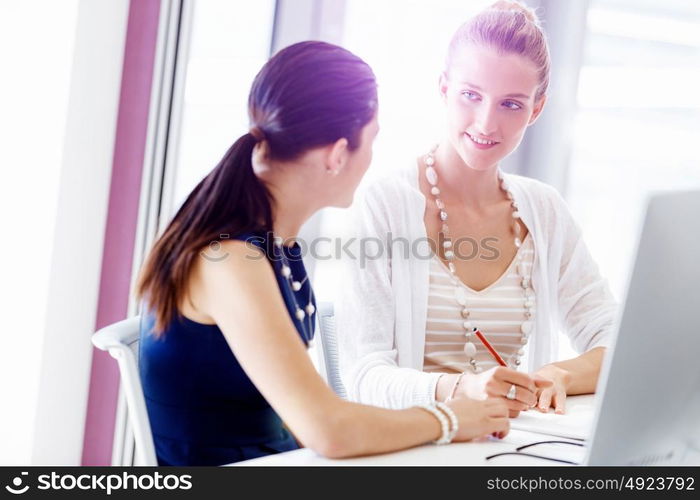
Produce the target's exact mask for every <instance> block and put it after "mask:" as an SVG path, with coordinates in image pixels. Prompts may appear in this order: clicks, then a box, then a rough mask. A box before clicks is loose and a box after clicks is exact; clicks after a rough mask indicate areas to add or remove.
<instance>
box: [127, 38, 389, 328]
mask: <svg viewBox="0 0 700 500" xmlns="http://www.w3.org/2000/svg"><path fill="white" fill-rule="evenodd" d="M376 107H377V86H376V82H375V78H374V74H373V73H372V70H371V69H370V67H369V66H368V65H367V64H366V63H365V62H364V61H362V60H361V59H360V58H358V57H357V56H355V55H354V54H352V53H351V52H349V51H347V50H345V49H343V48H341V47H338V46H336V45H332V44H329V43H324V42H315V41H309V42H301V43H297V44H294V45H291V46H289V47H287V48H285V49H283V50H281V51H280V52H278V53H277V54H276V55H275V56H273V57H272V58H271V59H270V60H269V61H268V62H267V63H266V64H265V65H264V66H263V67H262V69H261V70H260V72H259V73H258V74H257V76H256V77H255V80H254V81H253V85H252V87H251V89H250V95H249V97H248V115H249V118H250V125H251V129H250V130H251V131H250V132H249V133H247V134H245V135H243V136H242V137H240V138H239V139H238V140H237V141H236V142H235V143H234V144H233V146H231V148H230V149H229V150H228V151H227V152H226V154H225V155H224V157H223V158H222V159H221V161H220V162H219V164H218V165H217V166H216V167H215V168H214V169H213V170H212V171H211V172H210V173H209V174H208V175H207V176H206V177H205V178H204V179H203V180H202V181H201V182H200V183H199V184H198V185H197V187H195V188H194V190H193V191H192V192H191V193H190V194H189V196H188V197H187V199H186V200H185V202H184V203H183V205H182V206H181V207H180V209H179V210H178V212H177V214H176V215H175V217H174V218H173V220H172V221H171V222H170V224H169V225H168V227H167V228H166V229H165V231H164V233H163V234H162V236H160V238H159V239H158V240H157V241H156V243H155V244H154V246H153V248H152V249H151V251H150V253H149V255H148V257H147V258H146V261H145V263H144V266H143V269H142V272H141V275H140V277H139V280H138V283H137V290H136V292H137V294H138V297H139V298H144V299H145V300H146V303H147V306H148V308H149V309H150V311H151V313H152V314H153V315H154V316H155V325H154V329H153V331H154V333H155V334H156V335H159V334H160V333H162V332H163V331H164V330H165V329H166V328H167V326H168V325H169V324H170V323H171V322H172V321H173V320H174V319H175V318H176V316H177V315H178V305H179V304H180V303H181V300H182V298H183V294H184V292H185V286H186V284H187V279H188V276H189V272H190V269H191V267H192V264H193V262H194V259H195V258H196V257H197V255H198V254H199V253H200V251H202V250H203V249H204V247H206V246H207V245H209V244H210V243H211V242H213V241H218V240H219V238H220V235H221V234H224V233H226V234H230V235H234V236H235V235H237V234H242V233H246V232H259V231H263V232H267V231H271V230H272V203H273V202H274V200H273V199H272V197H271V195H270V193H269V192H268V190H267V189H266V188H265V186H264V185H263V183H262V182H261V181H260V180H259V179H258V178H257V176H256V175H255V173H254V172H253V166H252V163H251V155H252V153H253V148H254V147H255V144H257V142H258V141H260V140H263V139H264V140H265V141H266V142H267V154H268V155H269V158H270V159H271V160H275V161H290V160H294V159H296V158H298V157H299V156H301V155H302V154H303V153H305V152H306V151H308V150H310V149H313V148H315V147H321V146H325V145H328V144H332V143H334V142H335V141H337V140H338V139H341V138H346V139H347V140H348V147H349V149H350V150H351V151H352V150H356V149H357V148H358V147H359V145H360V134H361V131H362V128H363V127H364V126H365V125H366V124H367V123H369V122H370V120H371V119H372V118H373V117H374V114H375V112H376Z"/></svg>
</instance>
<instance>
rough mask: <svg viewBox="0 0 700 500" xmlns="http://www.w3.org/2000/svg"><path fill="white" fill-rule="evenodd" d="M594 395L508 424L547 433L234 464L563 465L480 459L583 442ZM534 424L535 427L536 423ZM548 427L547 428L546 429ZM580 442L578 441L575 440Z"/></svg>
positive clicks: (554, 450)
mask: <svg viewBox="0 0 700 500" xmlns="http://www.w3.org/2000/svg"><path fill="white" fill-rule="evenodd" d="M594 398H595V396H593V395H587V396H573V397H569V398H567V405H566V406H567V414H566V415H554V414H553V413H549V414H547V415H542V414H538V413H539V412H537V410H530V411H528V412H525V413H521V415H522V419H521V417H518V418H517V419H515V420H512V421H511V422H512V424H511V425H512V426H513V427H525V424H528V425H527V428H530V429H532V428H533V427H532V426H531V425H529V424H531V423H534V424H535V426H537V425H541V424H542V423H543V424H544V426H545V427H546V429H547V432H548V434H544V433H539V432H531V431H526V430H519V429H517V428H511V431H510V433H509V434H508V436H506V437H505V438H504V439H492V438H489V439H483V440H480V441H471V442H468V443H452V444H449V445H445V446H436V445H433V444H427V445H423V446H418V447H415V448H410V449H408V450H403V451H398V452H394V453H385V454H382V455H374V456H369V457H360V458H346V459H329V458H324V457H322V456H320V455H318V454H316V453H315V452H313V451H311V450H310V449H308V448H302V449H299V450H294V451H289V452H286V453H279V454H277V455H269V456H267V457H263V458H256V459H253V460H246V461H244V462H238V463H236V464H233V465H242V466H247V465H254V466H260V465H342V466H346V465H380V466H381V465H428V466H431V465H434V466H446V465H448V466H449V465H537V466H542V465H550V466H561V465H566V464H563V463H561V462H556V461H552V460H542V459H537V458H533V457H528V456H522V455H521V456H518V455H506V456H502V457H497V458H495V459H492V460H486V459H485V457H487V456H489V455H494V454H496V453H504V452H513V451H515V448H517V447H518V446H522V445H525V444H530V443H535V442H538V441H548V440H563V441H570V442H577V441H576V440H575V439H568V438H560V437H554V436H553V434H557V433H558V434H568V435H576V434H578V435H582V436H585V437H588V435H589V434H590V432H589V430H590V427H591V425H592V420H593V413H594V411H593V410H594V403H595V401H594ZM538 421H539V422H538ZM550 426H551V427H550ZM578 442H580V441H578ZM523 451H526V452H530V453H533V454H537V455H542V456H546V457H554V458H565V459H568V460H572V461H574V462H577V463H581V462H582V461H583V460H584V458H585V449H584V448H583V447H580V446H571V445H538V446H535V447H533V448H530V449H527V450H523ZM685 462H686V463H687V464H693V465H698V464H700V451H690V450H689V451H687V452H686V456H685Z"/></svg>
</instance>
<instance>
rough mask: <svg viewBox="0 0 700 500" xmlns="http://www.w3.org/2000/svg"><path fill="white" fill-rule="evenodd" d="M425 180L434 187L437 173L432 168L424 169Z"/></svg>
mask: <svg viewBox="0 0 700 500" xmlns="http://www.w3.org/2000/svg"><path fill="white" fill-rule="evenodd" d="M425 178H426V179H428V182H429V183H430V185H431V186H434V185H435V184H437V181H438V177H437V172H436V171H435V169H434V168H433V167H428V168H426V169H425Z"/></svg>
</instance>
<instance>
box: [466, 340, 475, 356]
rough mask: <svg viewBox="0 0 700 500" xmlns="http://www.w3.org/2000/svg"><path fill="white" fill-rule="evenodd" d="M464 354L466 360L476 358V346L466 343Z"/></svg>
mask: <svg viewBox="0 0 700 500" xmlns="http://www.w3.org/2000/svg"><path fill="white" fill-rule="evenodd" d="M464 354H466V355H467V357H468V358H473V357H474V356H476V346H475V345H474V344H473V343H472V342H467V343H466V344H464Z"/></svg>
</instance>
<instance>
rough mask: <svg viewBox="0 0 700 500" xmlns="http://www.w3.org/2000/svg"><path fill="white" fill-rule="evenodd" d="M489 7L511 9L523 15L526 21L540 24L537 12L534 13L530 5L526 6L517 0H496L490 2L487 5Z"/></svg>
mask: <svg viewBox="0 0 700 500" xmlns="http://www.w3.org/2000/svg"><path fill="white" fill-rule="evenodd" d="M489 8H490V9H493V10H505V11H509V10H512V11H514V12H520V13H521V14H522V15H524V16H525V18H526V19H527V20H528V21H530V22H532V23H534V24H536V25H538V26H539V24H540V22H539V21H540V20H539V18H538V17H537V14H535V10H534V9H531V8H530V7H528V6H527V5H525V4H523V3H521V2H518V1H517V0H498V1H497V2H495V3H494V4H492V5H491V7H489Z"/></svg>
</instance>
